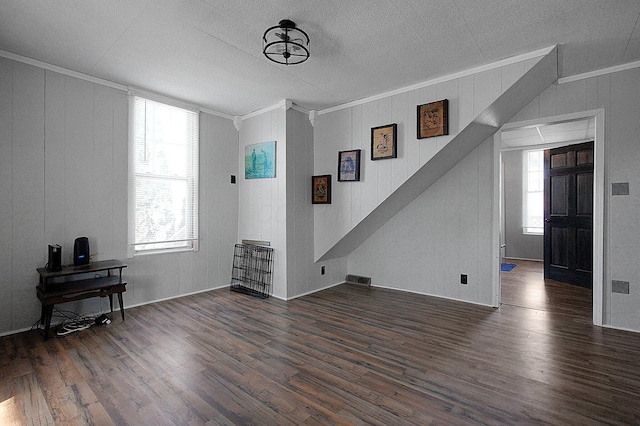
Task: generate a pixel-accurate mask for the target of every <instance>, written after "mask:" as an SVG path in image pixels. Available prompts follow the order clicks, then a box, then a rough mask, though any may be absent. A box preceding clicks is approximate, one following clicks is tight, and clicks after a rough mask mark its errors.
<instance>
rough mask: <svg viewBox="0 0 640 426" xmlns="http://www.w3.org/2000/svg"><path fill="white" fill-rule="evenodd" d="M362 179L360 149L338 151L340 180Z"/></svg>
mask: <svg viewBox="0 0 640 426" xmlns="http://www.w3.org/2000/svg"><path fill="white" fill-rule="evenodd" d="M359 180H360V150H359V149H352V150H351V151H340V152H338V182H357V181H359Z"/></svg>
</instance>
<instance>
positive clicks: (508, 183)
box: [502, 150, 544, 260]
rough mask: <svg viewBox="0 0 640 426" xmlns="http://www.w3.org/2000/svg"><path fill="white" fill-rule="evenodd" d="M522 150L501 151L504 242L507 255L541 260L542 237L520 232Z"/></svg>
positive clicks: (542, 251) (542, 254)
mask: <svg viewBox="0 0 640 426" xmlns="http://www.w3.org/2000/svg"><path fill="white" fill-rule="evenodd" d="M522 155H523V152H522V151H521V150H513V151H503V152H502V161H503V164H504V203H505V206H504V218H503V220H504V222H505V228H504V229H505V235H504V243H505V244H506V247H505V251H506V256H507V257H512V258H516V259H533V260H542V259H543V256H544V241H543V240H544V237H543V236H542V235H531V234H524V233H523V232H522V202H523V193H522V191H523V187H522V185H523V182H522V179H523V177H522V176H523V175H522V173H523V159H522Z"/></svg>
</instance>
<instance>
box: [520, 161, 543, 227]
mask: <svg viewBox="0 0 640 426" xmlns="http://www.w3.org/2000/svg"><path fill="white" fill-rule="evenodd" d="M535 151H541V152H542V153H543V154H542V155H543V156H544V150H543V149H528V150H524V151H522V234H523V235H538V236H539V235H544V224H543V228H542V230H541V231H530V230H529V227H528V226H526V225H527V211H528V197H527V195H528V194H529V192H530V191H529V153H530V152H535ZM543 161H544V158H543ZM542 172H543V173H544V167H543V169H542ZM543 179H544V175H543ZM542 185H543V189H542V195H543V197H544V182H543V183H542ZM543 219H544V212H543Z"/></svg>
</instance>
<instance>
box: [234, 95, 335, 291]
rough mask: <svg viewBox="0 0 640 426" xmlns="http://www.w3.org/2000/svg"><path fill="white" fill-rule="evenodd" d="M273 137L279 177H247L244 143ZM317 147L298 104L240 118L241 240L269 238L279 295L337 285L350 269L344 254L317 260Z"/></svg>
mask: <svg viewBox="0 0 640 426" xmlns="http://www.w3.org/2000/svg"><path fill="white" fill-rule="evenodd" d="M270 140H275V141H276V157H277V158H276V169H277V170H276V177H275V178H274V179H244V153H245V146H246V145H252V144H255V143H260V142H266V141H270ZM313 147H314V143H313V129H312V126H311V123H310V121H309V119H308V116H307V115H306V114H303V113H301V112H299V111H297V110H294V109H288V110H286V111H285V110H284V109H283V108H280V107H278V108H276V109H273V110H271V111H267V112H264V113H262V114H259V115H257V116H254V117H251V118H248V119H245V120H243V121H242V127H241V128H240V146H239V173H240V178H239V183H240V199H239V226H238V240H239V241H240V240H242V239H253V240H266V241H270V242H271V247H272V248H273V249H274V274H273V295H274V296H275V297H278V298H281V299H291V298H294V297H298V296H301V295H304V294H308V293H312V292H314V291H317V290H320V289H321V288H325V287H328V286H331V285H334V284H336V283H339V282H342V281H344V277H345V275H346V259H345V258H342V259H336V260H331V261H328V262H323V263H322V264H315V263H314V261H313V241H314V233H313V231H314V227H313V212H314V206H313V205H312V204H311V176H312V174H313ZM322 266H325V270H326V274H325V275H321V267H322Z"/></svg>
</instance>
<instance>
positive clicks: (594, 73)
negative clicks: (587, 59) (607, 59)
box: [558, 61, 640, 84]
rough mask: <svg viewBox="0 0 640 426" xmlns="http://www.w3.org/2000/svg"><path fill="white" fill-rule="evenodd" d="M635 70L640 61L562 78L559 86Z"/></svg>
mask: <svg viewBox="0 0 640 426" xmlns="http://www.w3.org/2000/svg"><path fill="white" fill-rule="evenodd" d="M633 68H640V61H636V62H629V63H628V64H622V65H616V66H614V67H609V68H603V69H601V70H595V71H591V72H585V73H583V74H576V75H571V76H569V77H562V78H559V79H558V84H563V83H570V82H572V81H578V80H584V79H585V78H591V77H599V76H601V75H605V74H611V73H614V72H620V71H626V70H630V69H633Z"/></svg>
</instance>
